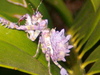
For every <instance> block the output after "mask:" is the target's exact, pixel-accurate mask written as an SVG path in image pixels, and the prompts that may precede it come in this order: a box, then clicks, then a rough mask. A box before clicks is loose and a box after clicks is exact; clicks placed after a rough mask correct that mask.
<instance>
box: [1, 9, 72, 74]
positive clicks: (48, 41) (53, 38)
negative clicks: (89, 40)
mask: <svg viewBox="0 0 100 75" xmlns="http://www.w3.org/2000/svg"><path fill="white" fill-rule="evenodd" d="M42 17H43V16H42V14H41V13H40V12H38V11H36V12H35V13H34V14H33V15H32V17H31V16H30V15H29V14H25V15H23V16H22V17H21V18H20V19H19V21H18V23H20V22H21V21H23V20H26V22H25V24H24V25H20V26H19V25H17V24H16V23H12V22H10V21H8V20H5V19H4V18H0V23H2V25H5V27H7V28H10V29H17V30H23V31H25V32H26V33H27V37H28V38H29V39H30V40H31V41H35V40H36V38H37V37H39V41H38V47H37V51H36V54H35V55H34V56H33V57H36V56H37V54H38V53H39V50H40V49H39V48H41V49H42V52H43V53H44V54H45V58H46V60H47V62H48V69H49V74H50V75H52V73H51V71H50V59H51V60H52V61H53V63H54V64H55V65H57V66H58V67H59V68H60V74H61V75H68V72H67V71H66V69H64V68H63V67H62V66H61V65H60V64H59V63H58V61H63V62H65V61H66V59H65V56H69V53H70V49H71V48H72V47H73V46H72V45H69V40H70V38H71V35H67V36H65V30H64V29H62V30H61V31H56V29H55V28H52V29H49V28H48V20H47V19H42Z"/></svg>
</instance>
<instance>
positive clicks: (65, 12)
mask: <svg viewBox="0 0 100 75" xmlns="http://www.w3.org/2000/svg"><path fill="white" fill-rule="evenodd" d="M46 1H47V2H48V3H49V4H51V6H52V7H54V8H55V9H56V10H57V11H58V13H59V14H60V16H61V18H62V19H63V21H64V22H65V23H66V25H67V26H69V27H71V25H72V23H73V17H72V14H71V12H70V11H69V9H68V8H67V7H66V5H65V4H64V2H63V0H46Z"/></svg>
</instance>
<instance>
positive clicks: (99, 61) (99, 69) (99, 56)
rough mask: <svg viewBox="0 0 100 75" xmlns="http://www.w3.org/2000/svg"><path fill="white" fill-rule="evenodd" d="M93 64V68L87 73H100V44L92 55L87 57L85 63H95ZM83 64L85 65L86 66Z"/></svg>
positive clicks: (90, 74) (91, 74)
mask: <svg viewBox="0 0 100 75" xmlns="http://www.w3.org/2000/svg"><path fill="white" fill-rule="evenodd" d="M93 62H94V64H93V66H92V67H91V69H90V70H89V71H88V73H87V74H86V75H93V74H95V73H100V66H99V65H100V46H98V47H97V48H96V49H95V50H94V51H93V52H92V53H91V54H90V56H89V57H88V58H87V59H86V61H85V63H84V65H86V64H89V63H93ZM84 65H83V66H84Z"/></svg>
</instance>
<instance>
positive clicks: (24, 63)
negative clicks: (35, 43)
mask: <svg viewBox="0 0 100 75" xmlns="http://www.w3.org/2000/svg"><path fill="white" fill-rule="evenodd" d="M0 66H1V67H6V68H10V69H15V70H19V71H23V72H26V73H29V74H34V75H48V69H47V68H46V67H45V66H44V65H42V64H41V63H40V62H38V61H37V60H36V59H34V58H33V57H32V56H30V55H29V54H27V53H25V52H23V51H22V50H21V49H19V48H18V47H16V46H14V45H12V44H10V43H8V42H6V41H2V40H0Z"/></svg>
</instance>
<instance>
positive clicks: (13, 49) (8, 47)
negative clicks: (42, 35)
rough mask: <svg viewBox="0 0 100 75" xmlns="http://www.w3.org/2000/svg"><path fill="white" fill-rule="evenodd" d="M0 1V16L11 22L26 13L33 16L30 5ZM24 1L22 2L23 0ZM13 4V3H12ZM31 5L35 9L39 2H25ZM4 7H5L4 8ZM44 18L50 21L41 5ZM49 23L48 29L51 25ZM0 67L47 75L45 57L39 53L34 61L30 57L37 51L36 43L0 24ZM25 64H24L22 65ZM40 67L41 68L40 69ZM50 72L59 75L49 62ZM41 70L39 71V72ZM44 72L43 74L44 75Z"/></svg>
mask: <svg viewBox="0 0 100 75" xmlns="http://www.w3.org/2000/svg"><path fill="white" fill-rule="evenodd" d="M10 1H12V2H8V1H7V0H0V5H1V6H2V7H0V16H2V17H4V18H6V19H8V20H10V21H12V22H17V21H18V18H19V17H20V16H21V15H23V14H26V13H30V14H33V10H32V8H31V7H30V5H27V7H23V6H22V5H19V4H17V5H16V3H21V4H23V2H21V1H20V0H19V1H18V0H10ZM23 1H24V0H23ZM13 2H14V3H13ZM28 2H29V3H31V5H32V6H33V7H34V9H36V8H37V6H38V5H39V3H40V1H39V0H36V1H32V0H26V3H27V4H28ZM5 5H6V6H7V7H5ZM39 10H40V12H42V13H43V14H44V15H43V16H45V17H43V18H47V19H49V20H50V17H49V15H48V13H47V10H46V8H45V7H44V5H43V4H42V5H41V6H40V8H39ZM51 24H52V23H51V21H49V27H50V26H52V25H51ZM0 47H1V48H0V66H1V67H6V68H10V69H17V70H19V71H22V72H26V73H29V74H34V75H42V74H43V75H44V74H45V75H48V66H47V61H46V59H45V55H44V54H43V53H42V52H41V51H40V53H39V55H38V57H37V58H36V59H35V58H33V57H32V56H33V55H34V54H35V52H36V49H37V42H32V41H31V40H29V39H28V38H27V35H26V33H25V32H24V31H18V30H14V29H8V28H5V27H4V26H1V24H0ZM24 62H25V63H24ZM40 67H41V68H40ZM54 68H55V70H56V71H55V70H51V71H52V73H53V74H54V75H58V74H59V68H58V67H57V66H55V65H54V64H53V62H51V69H54ZM40 70H41V71H40ZM44 72H45V73H44Z"/></svg>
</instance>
